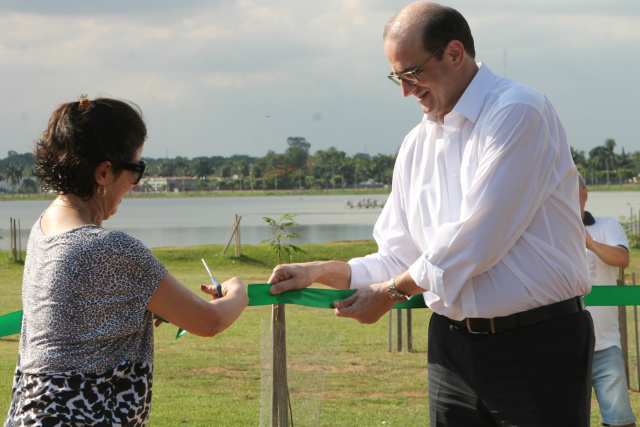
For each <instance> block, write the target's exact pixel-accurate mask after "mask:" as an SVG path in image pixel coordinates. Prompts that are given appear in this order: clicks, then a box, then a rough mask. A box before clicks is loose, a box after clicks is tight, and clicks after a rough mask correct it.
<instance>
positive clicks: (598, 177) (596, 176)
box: [0, 136, 640, 193]
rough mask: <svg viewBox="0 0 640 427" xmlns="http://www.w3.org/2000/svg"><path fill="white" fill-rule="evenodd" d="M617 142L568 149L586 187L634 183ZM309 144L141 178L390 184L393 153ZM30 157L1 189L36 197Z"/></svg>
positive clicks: (15, 162) (221, 184) (279, 185)
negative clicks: (314, 148)
mask: <svg viewBox="0 0 640 427" xmlns="http://www.w3.org/2000/svg"><path fill="white" fill-rule="evenodd" d="M615 147H616V143H615V141H614V140H613V139H607V140H606V141H605V143H604V145H602V146H598V147H595V148H594V149H592V150H590V151H589V153H588V155H586V154H585V152H584V151H578V150H574V149H573V148H571V154H572V156H573V160H574V162H575V164H576V165H577V167H578V169H579V171H580V172H581V173H582V174H583V176H584V177H585V179H587V183H588V184H589V185H603V184H608V183H611V184H618V183H620V184H622V183H626V182H629V181H635V180H637V179H638V174H639V173H640V151H636V152H634V153H632V154H627V153H626V152H625V150H624V148H623V149H622V153H621V154H616V153H615V152H614V148H615ZM310 149H311V144H310V143H309V142H308V141H307V140H306V138H303V137H298V136H296V137H289V138H287V148H286V149H285V151H284V153H276V152H274V151H272V150H270V151H269V152H267V154H266V156H264V157H251V156H248V155H233V156H231V157H223V156H213V157H204V156H203V157H195V158H193V159H188V158H186V157H180V156H178V157H176V158H175V159H168V158H160V159H154V158H149V157H143V159H144V160H145V161H146V162H147V172H146V174H145V176H150V177H174V176H190V177H195V178H198V180H199V182H198V186H199V189H200V190H203V191H206V190H212V189H223V190H224V189H229V190H230V189H249V188H251V189H264V190H269V189H335V188H354V187H355V188H360V187H363V186H366V187H381V186H386V185H390V184H391V178H392V175H393V166H394V162H395V155H385V154H377V155H375V156H371V155H369V154H366V153H358V154H355V155H353V156H347V154H346V153H345V152H344V151H340V150H338V149H336V148H335V147H331V148H329V149H327V150H318V151H316V152H315V153H314V154H311V153H310ZM33 166H34V163H33V156H32V155H31V153H25V154H18V153H16V152H15V151H9V153H8V156H7V157H6V158H5V159H2V160H0V181H3V180H4V181H5V185H4V186H2V187H4V188H1V187H0V191H5V192H14V193H36V192H38V190H39V185H38V183H37V182H36V180H35V179H34V178H33V176H32V173H31V171H32V169H33Z"/></svg>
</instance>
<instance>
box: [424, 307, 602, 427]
mask: <svg viewBox="0 0 640 427" xmlns="http://www.w3.org/2000/svg"><path fill="white" fill-rule="evenodd" d="M594 344H595V337H594V332H593V320H592V319H591V315H590V314H589V312H588V311H582V312H580V313H576V314H571V315H568V316H563V317H560V318H556V319H553V320H548V321H545V322H541V323H537V324H535V325H531V326H527V327H522V328H518V329H512V330H509V331H505V332H501V333H498V334H472V333H470V332H468V331H467V330H466V329H463V328H461V327H458V326H454V325H453V324H452V323H450V322H449V321H448V319H447V318H446V317H443V316H441V315H438V314H436V313H434V314H433V315H432V317H431V322H430V324H429V352H428V362H429V418H430V422H431V423H430V426H431V427H444V426H447V427H453V426H455V427H485V426H487V427H489V426H491V427H496V426H500V427H507V426H518V427H525V426H530V427H533V426H535V427H553V426H557V427H589V424H590V422H589V419H590V411H591V366H592V364H593V348H594Z"/></svg>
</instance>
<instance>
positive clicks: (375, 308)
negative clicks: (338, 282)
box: [333, 283, 396, 324]
mask: <svg viewBox="0 0 640 427" xmlns="http://www.w3.org/2000/svg"><path fill="white" fill-rule="evenodd" d="M395 304H396V303H395V301H392V300H391V298H389V291H388V290H387V284H386V283H378V284H375V285H371V286H367V287H366V288H362V289H359V290H358V292H356V293H355V294H353V295H351V296H350V297H349V298H345V299H343V300H341V301H334V302H333V306H334V307H335V308H336V315H337V316H338V317H351V318H353V319H356V320H357V321H358V322H360V323H365V324H372V323H376V322H377V321H378V320H380V318H381V317H382V316H384V315H385V314H386V313H387V312H388V311H389V310H391V309H392V308H393V306H394V305H395Z"/></svg>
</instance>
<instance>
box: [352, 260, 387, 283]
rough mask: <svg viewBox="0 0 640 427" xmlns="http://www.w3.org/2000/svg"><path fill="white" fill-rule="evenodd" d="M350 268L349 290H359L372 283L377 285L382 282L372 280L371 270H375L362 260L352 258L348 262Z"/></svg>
mask: <svg viewBox="0 0 640 427" xmlns="http://www.w3.org/2000/svg"><path fill="white" fill-rule="evenodd" d="M349 266H350V267H351V283H350V284H349V288H351V289H360V288H363V287H365V286H367V285H371V284H372V283H378V282H381V281H382V280H374V279H375V277H374V275H373V274H372V270H373V269H375V267H374V266H372V265H371V264H370V263H366V262H364V260H363V258H354V259H352V260H350V261H349Z"/></svg>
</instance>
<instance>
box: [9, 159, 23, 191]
mask: <svg viewBox="0 0 640 427" xmlns="http://www.w3.org/2000/svg"><path fill="white" fill-rule="evenodd" d="M22 171H23V169H22V168H21V167H20V166H18V165H16V164H14V163H9V166H7V167H6V168H5V170H4V177H5V179H6V180H7V181H9V184H11V192H12V193H13V192H14V191H15V187H16V185H18V184H20V180H21V179H22Z"/></svg>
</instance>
